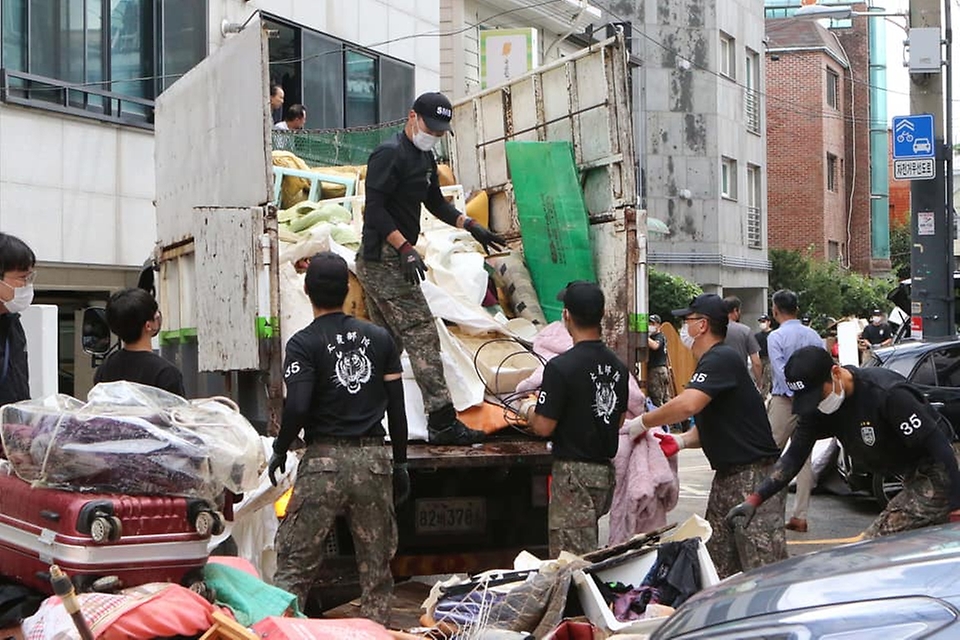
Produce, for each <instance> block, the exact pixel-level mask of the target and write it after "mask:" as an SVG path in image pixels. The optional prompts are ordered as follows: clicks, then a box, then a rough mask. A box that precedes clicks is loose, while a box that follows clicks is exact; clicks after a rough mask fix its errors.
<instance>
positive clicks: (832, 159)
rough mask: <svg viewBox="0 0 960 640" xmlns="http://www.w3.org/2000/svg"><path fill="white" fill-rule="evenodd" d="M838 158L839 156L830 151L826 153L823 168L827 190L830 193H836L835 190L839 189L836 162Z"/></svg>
mask: <svg viewBox="0 0 960 640" xmlns="http://www.w3.org/2000/svg"><path fill="white" fill-rule="evenodd" d="M838 160H839V158H838V157H837V156H836V155H834V154H832V153H827V161H826V165H825V170H826V174H827V175H826V178H827V180H826V185H827V191H830V192H831V193H837V191H839V189H838V188H837V164H838V162H837V161H838Z"/></svg>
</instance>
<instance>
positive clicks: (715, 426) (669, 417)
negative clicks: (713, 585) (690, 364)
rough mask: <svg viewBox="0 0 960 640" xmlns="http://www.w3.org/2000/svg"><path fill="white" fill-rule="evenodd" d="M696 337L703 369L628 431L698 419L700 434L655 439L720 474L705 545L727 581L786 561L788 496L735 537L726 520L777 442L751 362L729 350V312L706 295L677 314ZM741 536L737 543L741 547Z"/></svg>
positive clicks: (769, 462)
mask: <svg viewBox="0 0 960 640" xmlns="http://www.w3.org/2000/svg"><path fill="white" fill-rule="evenodd" d="M673 314H674V315H675V316H678V317H682V318H683V322H684V323H685V324H686V325H687V332H688V334H689V335H690V336H691V337H693V355H694V356H695V357H696V358H697V368H696V370H695V371H694V372H693V376H692V377H691V378H690V382H689V383H688V384H687V388H686V389H684V390H683V392H681V393H680V395H678V396H677V397H676V398H674V399H673V400H671V401H670V402H668V403H667V404H665V405H663V406H662V407H660V408H659V409H655V410H654V411H651V412H649V413H645V414H642V415H640V416H638V417H637V418H634V420H633V421H632V422H631V424H630V425H629V431H630V434H631V435H632V436H634V437H637V436H639V435H640V434H642V433H643V432H644V431H645V430H646V429H648V428H650V427H656V426H659V425H664V424H673V423H676V422H680V421H682V420H686V419H687V418H689V417H691V416H696V426H695V427H694V428H692V429H691V430H690V431H688V432H687V433H685V434H683V435H676V436H673V435H668V434H664V433H660V432H655V433H654V436H655V437H657V438H659V439H660V446H661V448H662V449H663V452H664V453H665V454H666V455H667V456H668V457H669V456H673V455H676V453H677V452H678V451H679V450H681V449H685V448H688V447H697V446H700V447H703V452H704V454H706V456H707V460H709V461H710V466H711V467H712V468H713V469H714V470H715V471H716V473H715V474H714V478H713V484H712V485H711V487H710V496H709V498H708V499H707V512H706V519H707V521H708V522H709V523H710V525H711V526H712V527H713V535H712V536H711V538H710V541H709V542H708V543H707V547H708V549H709V551H710V557H711V558H712V559H713V562H714V564H715V565H716V567H717V573H718V574H719V575H720V577H721V578H724V577H726V576H729V575H732V574H734V573H736V572H738V571H743V570H746V569H752V568H754V567H757V566H760V565H762V564H767V563H769V562H776V561H777V560H782V559H784V558H786V557H787V544H786V538H785V535H784V531H783V513H784V507H785V494H784V492H782V491H781V492H778V493H776V495H775V496H773V497H772V499H771V500H769V501H768V502H767V504H765V505H764V506H763V507H762V509H761V510H760V511H759V512H758V514H757V522H756V523H755V526H754V527H751V529H750V530H747V531H743V532H737V533H736V534H735V532H734V531H732V530H731V529H730V528H728V527H727V526H726V524H725V523H724V516H725V515H726V514H727V512H728V511H729V510H730V509H731V508H732V507H733V506H734V505H736V504H737V503H738V502H740V501H741V500H743V497H744V496H745V495H746V494H747V493H748V492H749V491H750V490H751V488H752V487H753V486H755V484H756V483H757V482H758V481H759V479H760V478H763V477H766V475H767V474H768V473H769V471H770V469H771V468H772V467H773V463H774V462H775V461H776V459H777V456H778V455H779V453H780V451H779V450H778V449H777V445H776V443H775V442H774V441H773V435H772V433H771V431H770V423H769V422H768V421H767V413H766V411H765V410H764V407H763V399H762V398H761V397H760V393H759V392H758V391H757V387H756V385H755V384H754V383H753V380H752V379H751V378H750V373H749V372H748V371H747V366H746V362H745V360H744V359H743V358H742V357H740V355H739V354H738V353H737V352H736V351H735V350H734V349H732V348H731V347H729V346H727V345H725V344H723V340H724V337H725V336H726V329H727V321H728V318H727V309H726V306H725V305H724V302H723V300H722V299H721V298H720V297H719V296H717V295H716V294H712V293H705V294H702V295H700V296H697V297H696V298H694V299H693V301H691V303H690V305H689V306H688V307H687V308H685V309H677V310H676V311H674V312H673ZM735 536H738V537H739V539H737V537H735Z"/></svg>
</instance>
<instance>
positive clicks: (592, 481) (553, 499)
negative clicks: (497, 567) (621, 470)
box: [547, 460, 616, 558]
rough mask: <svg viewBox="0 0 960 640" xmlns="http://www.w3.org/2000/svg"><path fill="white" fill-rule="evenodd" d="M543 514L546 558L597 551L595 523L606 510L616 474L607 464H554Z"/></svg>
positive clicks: (562, 462) (558, 462)
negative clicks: (545, 519) (544, 513)
mask: <svg viewBox="0 0 960 640" xmlns="http://www.w3.org/2000/svg"><path fill="white" fill-rule="evenodd" d="M552 473H553V480H552V482H551V484H550V507H549V509H548V511H547V523H548V525H547V526H548V537H549V542H550V557H551V558H556V557H557V556H558V555H560V552H561V551H569V552H570V553H573V554H576V555H578V556H579V555H583V554H585V553H589V552H590V551H594V550H596V548H597V520H599V519H600V516H602V515H603V514H605V513H606V512H608V511H609V510H610V503H611V502H612V501H613V487H614V484H615V483H616V472H615V471H614V468H613V465H612V464H610V463H595V462H574V461H571V460H554V462H553V471H552Z"/></svg>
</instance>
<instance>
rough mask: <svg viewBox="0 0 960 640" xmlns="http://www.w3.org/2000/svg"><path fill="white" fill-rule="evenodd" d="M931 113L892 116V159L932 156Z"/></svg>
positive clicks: (934, 154)
mask: <svg viewBox="0 0 960 640" xmlns="http://www.w3.org/2000/svg"><path fill="white" fill-rule="evenodd" d="M933 140H934V138H933V115H932V114H929V113H921V114H918V115H913V116H893V159H894V160H913V159H917V158H933V157H935V156H936V153H934V148H933V144H934V142H933Z"/></svg>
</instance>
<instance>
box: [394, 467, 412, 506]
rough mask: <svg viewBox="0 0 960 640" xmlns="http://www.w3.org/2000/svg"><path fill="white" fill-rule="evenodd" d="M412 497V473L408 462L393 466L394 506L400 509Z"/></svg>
mask: <svg viewBox="0 0 960 640" xmlns="http://www.w3.org/2000/svg"><path fill="white" fill-rule="evenodd" d="M409 497H410V472H409V471H407V463H406V462H397V463H394V465H393V504H394V506H397V507H399V506H400V505H401V504H403V503H404V502H406V501H407V498H409Z"/></svg>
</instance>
